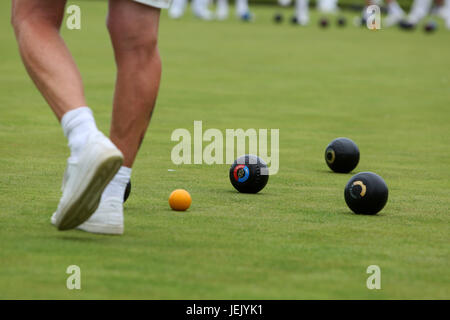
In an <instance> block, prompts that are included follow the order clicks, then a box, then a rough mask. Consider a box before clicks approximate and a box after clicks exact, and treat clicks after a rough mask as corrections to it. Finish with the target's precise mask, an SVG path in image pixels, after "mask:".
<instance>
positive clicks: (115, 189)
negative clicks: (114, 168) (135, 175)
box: [102, 166, 131, 200]
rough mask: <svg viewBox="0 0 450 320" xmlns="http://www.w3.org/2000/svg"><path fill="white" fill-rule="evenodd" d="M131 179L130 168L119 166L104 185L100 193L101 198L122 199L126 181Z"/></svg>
mask: <svg viewBox="0 0 450 320" xmlns="http://www.w3.org/2000/svg"><path fill="white" fill-rule="evenodd" d="M130 179H131V168H128V167H124V166H122V167H120V169H119V171H118V172H117V173H116V175H115V176H114V178H113V179H112V180H111V182H110V183H109V184H108V185H107V186H106V188H105V191H103V194H102V200H103V199H107V198H119V199H123V196H124V195H125V189H126V188H127V184H128V182H130Z"/></svg>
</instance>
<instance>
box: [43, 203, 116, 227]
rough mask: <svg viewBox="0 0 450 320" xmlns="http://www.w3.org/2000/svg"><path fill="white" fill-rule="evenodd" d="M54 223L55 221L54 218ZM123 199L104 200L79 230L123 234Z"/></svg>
mask: <svg viewBox="0 0 450 320" xmlns="http://www.w3.org/2000/svg"><path fill="white" fill-rule="evenodd" d="M52 223H53V224H55V219H54V218H53V217H52ZM123 225H124V224H123V199H119V198H108V199H104V200H103V199H102V201H100V205H99V206H98V208H97V210H96V211H95V212H94V214H93V215H92V216H91V217H90V218H89V220H87V221H86V222H84V223H83V224H81V225H79V226H78V227H77V229H79V230H83V231H86V232H90V233H100V234H115V235H120V234H123V229H124V227H123Z"/></svg>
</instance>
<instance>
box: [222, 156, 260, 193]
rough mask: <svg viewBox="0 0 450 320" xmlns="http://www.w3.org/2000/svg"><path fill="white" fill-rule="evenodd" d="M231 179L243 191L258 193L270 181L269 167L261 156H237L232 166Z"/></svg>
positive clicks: (235, 186) (236, 187) (234, 185)
mask: <svg viewBox="0 0 450 320" xmlns="http://www.w3.org/2000/svg"><path fill="white" fill-rule="evenodd" d="M230 181H231V184H232V185H233V187H234V188H235V189H236V190H237V191H239V192H242V193H258V192H259V191H261V190H262V189H264V187H265V186H266V184H267V181H269V169H268V167H267V164H266V163H265V162H264V160H262V159H261V158H259V157H257V156H255V155H249V154H247V155H245V156H242V157H239V158H237V159H236V160H235V161H234V163H233V165H232V166H231V168H230Z"/></svg>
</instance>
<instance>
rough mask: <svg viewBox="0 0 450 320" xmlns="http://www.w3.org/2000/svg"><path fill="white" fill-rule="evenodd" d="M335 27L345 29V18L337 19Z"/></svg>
mask: <svg viewBox="0 0 450 320" xmlns="http://www.w3.org/2000/svg"><path fill="white" fill-rule="evenodd" d="M337 25H338V26H339V27H345V26H346V25H347V19H346V18H345V17H339V18H338V19H337Z"/></svg>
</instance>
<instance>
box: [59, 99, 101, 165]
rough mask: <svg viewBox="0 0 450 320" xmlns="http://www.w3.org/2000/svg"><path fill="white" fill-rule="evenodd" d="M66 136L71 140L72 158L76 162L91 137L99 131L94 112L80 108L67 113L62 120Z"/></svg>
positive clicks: (86, 108)
mask: <svg viewBox="0 0 450 320" xmlns="http://www.w3.org/2000/svg"><path fill="white" fill-rule="evenodd" d="M61 126H62V128H63V131H64V135H65V136H66V137H67V139H68V140H69V148H70V157H71V158H72V159H73V160H76V159H77V158H78V156H79V154H80V152H81V150H83V147H84V146H85V144H86V142H87V139H88V137H89V135H90V134H91V133H93V132H96V131H98V129H97V126H96V124H95V120H94V116H93V114H92V110H91V109H89V108H88V107H80V108H77V109H74V110H71V111H69V112H66V113H65V114H64V116H63V117H62V119H61Z"/></svg>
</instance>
